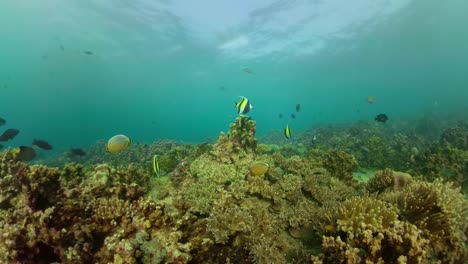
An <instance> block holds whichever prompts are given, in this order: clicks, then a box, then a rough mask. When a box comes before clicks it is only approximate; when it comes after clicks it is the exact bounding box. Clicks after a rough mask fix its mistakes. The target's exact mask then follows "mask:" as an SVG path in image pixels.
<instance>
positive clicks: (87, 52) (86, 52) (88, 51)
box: [84, 50, 94, 55]
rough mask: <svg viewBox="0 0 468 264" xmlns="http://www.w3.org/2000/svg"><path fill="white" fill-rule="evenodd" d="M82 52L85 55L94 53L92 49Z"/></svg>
mask: <svg viewBox="0 0 468 264" xmlns="http://www.w3.org/2000/svg"><path fill="white" fill-rule="evenodd" d="M84 54H86V55H93V54H94V53H93V52H92V51H90V50H87V51H85V52H84Z"/></svg>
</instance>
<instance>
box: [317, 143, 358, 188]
mask: <svg viewBox="0 0 468 264" xmlns="http://www.w3.org/2000/svg"><path fill="white" fill-rule="evenodd" d="M322 162H323V167H324V168H326V169H327V170H328V171H329V172H330V173H331V175H333V176H334V177H336V178H338V179H340V180H342V181H345V182H349V183H352V182H353V170H354V169H356V168H357V166H358V165H357V161H356V160H355V158H354V156H352V155H349V154H347V153H346V152H344V151H340V150H336V149H330V150H329V151H328V153H327V154H326V155H325V157H324V158H323V161H322Z"/></svg>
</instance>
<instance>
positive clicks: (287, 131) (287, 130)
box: [284, 125, 291, 139]
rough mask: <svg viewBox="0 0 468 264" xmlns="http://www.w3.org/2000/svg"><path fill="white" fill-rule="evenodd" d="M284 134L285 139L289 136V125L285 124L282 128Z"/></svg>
mask: <svg viewBox="0 0 468 264" xmlns="http://www.w3.org/2000/svg"><path fill="white" fill-rule="evenodd" d="M284 136H285V137H286V138H287V139H290V138H291V129H290V128H289V125H286V128H285V129H284Z"/></svg>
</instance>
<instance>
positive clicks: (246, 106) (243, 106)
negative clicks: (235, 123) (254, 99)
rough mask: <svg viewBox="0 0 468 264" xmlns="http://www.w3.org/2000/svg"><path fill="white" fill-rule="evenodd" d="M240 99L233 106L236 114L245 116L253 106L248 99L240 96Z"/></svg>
mask: <svg viewBox="0 0 468 264" xmlns="http://www.w3.org/2000/svg"><path fill="white" fill-rule="evenodd" d="M240 98H242V99H241V100H240V101H239V102H234V105H235V106H236V108H237V114H239V115H243V114H247V113H248V112H249V111H250V110H251V109H252V108H253V106H252V104H251V103H250V100H249V99H247V98H245V97H244V96H240Z"/></svg>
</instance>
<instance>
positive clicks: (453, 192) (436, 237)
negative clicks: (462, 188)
mask: <svg viewBox="0 0 468 264" xmlns="http://www.w3.org/2000/svg"><path fill="white" fill-rule="evenodd" d="M383 199H384V200H386V201H388V202H391V203H393V204H395V205H396V206H397V207H398V208H399V211H400V219H402V220H404V221H407V222H409V223H411V224H414V225H415V226H416V227H418V229H420V230H422V231H423V234H424V237H426V238H428V239H429V240H430V242H431V243H430V250H429V253H430V255H431V256H432V257H436V258H437V259H440V260H443V261H444V262H447V263H458V262H460V263H461V262H463V260H466V258H468V250H467V248H466V243H467V241H468V238H467V233H468V221H467V220H466V219H468V202H467V201H466V200H465V199H464V197H463V195H462V194H460V192H459V189H454V188H453V186H452V184H449V183H445V184H444V183H442V182H440V181H436V182H434V183H427V182H415V183H413V184H410V185H409V186H408V187H407V188H404V189H402V190H400V191H398V192H394V193H388V194H385V195H384V196H383Z"/></svg>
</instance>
